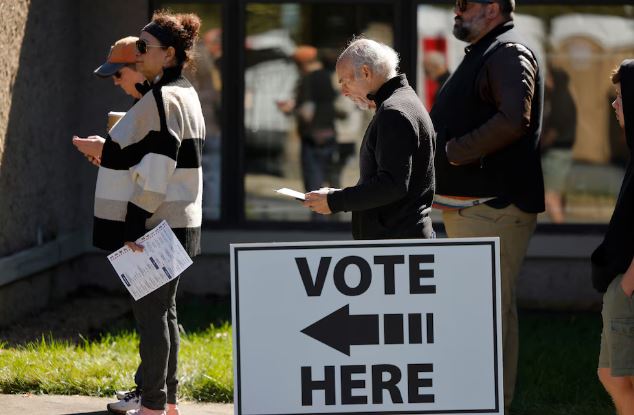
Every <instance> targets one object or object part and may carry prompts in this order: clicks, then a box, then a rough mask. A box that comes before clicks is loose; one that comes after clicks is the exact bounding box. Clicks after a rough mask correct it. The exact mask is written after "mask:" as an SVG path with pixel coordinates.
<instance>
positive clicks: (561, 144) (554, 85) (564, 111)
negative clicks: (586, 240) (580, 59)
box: [540, 67, 577, 223]
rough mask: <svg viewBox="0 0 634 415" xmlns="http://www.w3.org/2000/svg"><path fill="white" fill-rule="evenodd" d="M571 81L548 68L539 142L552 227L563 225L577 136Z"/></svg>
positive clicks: (547, 208) (575, 110)
mask: <svg viewBox="0 0 634 415" xmlns="http://www.w3.org/2000/svg"><path fill="white" fill-rule="evenodd" d="M569 82H570V78H569V76H568V74H567V73H566V72H564V71H563V70H561V69H558V68H555V67H550V68H549V69H548V73H547V74H546V82H545V95H544V127H543V129H542V136H541V138H540V145H541V150H542V166H543V169H544V189H545V195H544V196H545V202H546V213H547V214H548V216H550V219H551V220H552V221H553V223H563V222H564V220H565V215H564V201H565V200H564V195H565V193H566V183H567V181H568V175H569V174H570V169H571V168H572V145H573V144H574V142H575V136H576V134H577V106H576V105H575V101H574V99H573V98H572V95H571V94H570V88H569V86H568V84H569Z"/></svg>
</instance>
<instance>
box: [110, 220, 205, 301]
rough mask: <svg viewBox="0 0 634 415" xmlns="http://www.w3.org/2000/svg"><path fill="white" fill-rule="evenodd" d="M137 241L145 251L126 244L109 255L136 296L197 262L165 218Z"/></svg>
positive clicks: (144, 294)
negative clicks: (132, 248) (186, 250)
mask: <svg viewBox="0 0 634 415" xmlns="http://www.w3.org/2000/svg"><path fill="white" fill-rule="evenodd" d="M135 242H136V243H138V244H140V245H143V252H133V251H132V250H131V249H130V248H128V247H127V246H124V247H123V248H120V249H118V250H117V251H115V252H113V253H111V254H110V255H108V260H109V261H110V263H111V264H112V266H113V268H114V269H115V271H116V272H117V275H118V276H119V279H121V282H123V285H124V286H125V287H126V288H127V289H128V291H129V292H130V294H131V295H132V297H133V298H134V299H135V300H138V299H139V298H142V297H144V296H146V295H147V294H149V293H151V292H152V291H154V290H156V289H157V288H159V287H161V286H163V285H165V284H167V283H168V282H170V281H172V280H173V279H174V278H176V277H178V276H179V275H180V274H181V273H182V272H183V271H185V270H186V269H187V268H188V267H189V266H190V265H191V264H193V261H192V259H191V258H190V257H189V255H187V252H185V248H183V245H181V243H180V241H179V240H178V239H177V238H176V235H174V232H173V231H172V229H171V228H170V227H169V225H168V224H167V222H165V221H163V222H161V223H159V224H158V226H156V228H154V229H152V230H151V231H149V232H148V233H146V234H145V235H143V236H142V237H140V238H139V239H137V240H136V241H135Z"/></svg>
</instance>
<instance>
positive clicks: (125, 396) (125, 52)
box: [73, 36, 145, 414]
mask: <svg viewBox="0 0 634 415" xmlns="http://www.w3.org/2000/svg"><path fill="white" fill-rule="evenodd" d="M137 40H139V38H138V37H136V36H128V37H124V38H122V39H119V40H117V41H116V42H115V43H114V45H112V46H111V47H110V53H109V54H108V58H107V59H106V62H105V63H104V64H103V65H101V66H99V67H98V68H97V69H95V71H94V74H95V75H97V76H98V77H100V78H104V79H107V78H112V81H113V82H114V84H115V86H118V87H120V88H121V89H122V90H123V92H125V93H126V94H128V95H129V96H131V97H132V98H134V102H137V101H138V100H139V99H141V97H142V96H143V95H142V94H141V92H140V91H139V89H138V88H137V85H139V86H141V85H142V84H143V83H144V82H145V77H144V76H143V74H142V73H141V72H138V71H137V70H136V41H137ZM73 144H74V145H75V146H76V147H77V149H78V150H79V151H80V152H82V154H84V155H85V156H86V158H88V160H89V161H90V162H91V163H92V164H94V165H95V166H99V164H100V163H101V151H102V141H101V140H100V137H99V136H92V137H88V138H85V139H80V138H79V137H73ZM84 152H85V153H84ZM93 153H94V154H95V155H94V156H93V155H91V154H93ZM134 382H135V384H136V387H135V388H134V389H132V390H122V391H117V393H116V397H117V399H118V401H117V402H113V403H109V404H108V405H107V409H108V411H110V412H113V413H115V414H125V413H126V412H127V411H129V410H132V409H138V408H139V407H140V405H141V389H142V379H141V367H140V366H139V368H138V369H137V371H136V373H135V376H134Z"/></svg>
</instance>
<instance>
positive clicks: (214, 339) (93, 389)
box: [0, 324, 233, 402]
mask: <svg viewBox="0 0 634 415" xmlns="http://www.w3.org/2000/svg"><path fill="white" fill-rule="evenodd" d="M0 352H1V353H0V392H2V393H24V392H31V393H44V394H62V395H71V394H80V395H93V396H112V395H113V394H114V392H115V390H117V389H121V388H122V387H124V386H126V385H130V384H131V383H132V382H131V379H132V376H133V374H134V371H135V370H136V367H137V365H138V363H139V358H138V337H137V335H136V333H131V332H120V333H118V334H116V335H104V336H102V337H101V338H99V339H97V340H93V341H85V342H83V343H80V344H71V343H70V342H60V341H56V340H54V339H42V341H40V342H37V343H29V344H27V345H24V346H18V347H16V348H12V349H6V348H2V349H0ZM179 370H180V372H179V374H180V377H179V379H180V382H181V383H180V385H181V388H180V396H181V397H182V398H184V399H195V400H204V401H215V402H230V401H231V400H232V399H233V398H232V396H233V379H232V378H233V376H232V368H231V327H230V326H229V325H227V324H225V325H224V326H221V327H217V328H216V327H210V328H209V329H207V330H204V331H201V332H198V333H194V334H185V335H183V336H182V338H181V351H180V368H179Z"/></svg>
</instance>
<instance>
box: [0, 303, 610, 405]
mask: <svg viewBox="0 0 634 415" xmlns="http://www.w3.org/2000/svg"><path fill="white" fill-rule="evenodd" d="M179 313H180V315H179V318H180V321H181V323H182V324H183V326H184V327H185V330H186V332H187V333H186V334H184V335H183V336H182V340H181V353H180V369H179V378H180V381H181V390H180V395H181V397H182V398H185V399H193V400H201V401H213V402H231V401H232V395H233V373H232V361H231V352H232V348H231V326H230V325H229V323H228V319H229V305H228V303H226V302H225V303H221V304H214V305H211V306H210V305H209V304H206V303H204V302H196V301H194V302H192V301H189V302H188V303H187V304H186V305H185V306H184V307H183V308H182V309H181V308H180V307H179ZM126 324H129V325H130V327H131V326H132V323H131V322H130V321H128V322H127V323H126ZM600 331H601V321H600V316H599V314H598V313H543V312H523V313H521V315H520V338H521V345H520V363H519V365H520V369H519V374H520V377H519V379H518V386H517V390H516V397H515V401H514V404H513V408H512V412H511V413H512V414H513V415H569V414H575V415H608V414H609V415H613V414H614V409H613V406H612V404H611V402H610V398H609V397H608V395H607V394H606V393H605V392H604V391H603V388H602V386H601V385H600V384H599V382H598V380H597V378H596V364H597V363H596V362H597V357H598V352H599V338H600ZM137 347H138V338H137V336H136V334H134V333H133V332H132V331H131V330H130V328H129V327H127V326H126V325H125V324H124V325H123V326H121V324H118V325H117V326H116V328H111V329H110V331H106V332H104V333H103V334H101V335H100V336H99V337H98V338H96V339H91V340H90V341H88V340H85V341H80V342H78V343H77V344H72V343H69V342H60V341H55V340H53V339H50V338H48V339H43V340H42V341H39V342H35V343H29V344H26V345H18V346H11V347H10V346H8V345H7V344H2V343H0V393H24V392H33V393H50V394H83V395H93V396H112V394H113V393H114V391H115V389H121V388H122V387H125V386H126V385H131V379H132V375H133V373H134V371H135V369H136V366H137V364H138V354H137V350H138V349H137Z"/></svg>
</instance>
